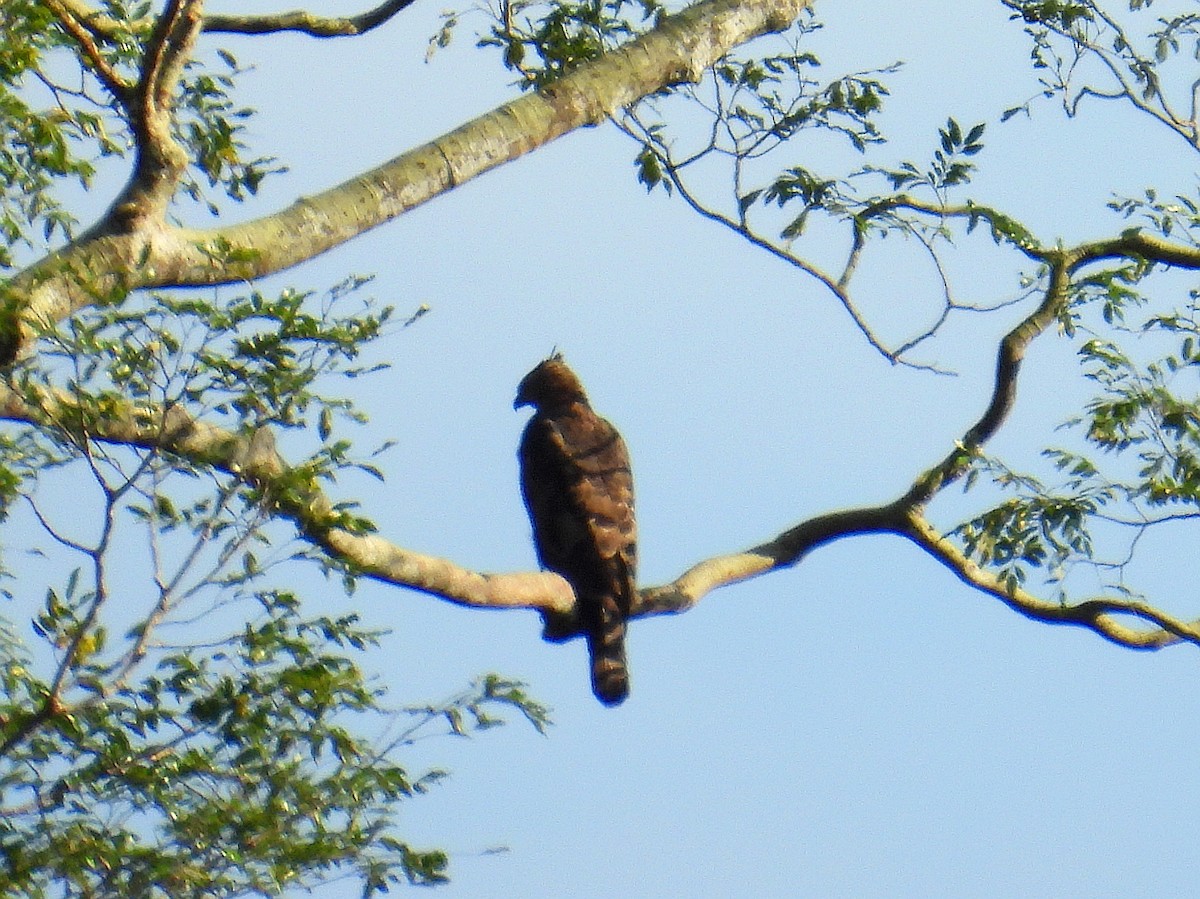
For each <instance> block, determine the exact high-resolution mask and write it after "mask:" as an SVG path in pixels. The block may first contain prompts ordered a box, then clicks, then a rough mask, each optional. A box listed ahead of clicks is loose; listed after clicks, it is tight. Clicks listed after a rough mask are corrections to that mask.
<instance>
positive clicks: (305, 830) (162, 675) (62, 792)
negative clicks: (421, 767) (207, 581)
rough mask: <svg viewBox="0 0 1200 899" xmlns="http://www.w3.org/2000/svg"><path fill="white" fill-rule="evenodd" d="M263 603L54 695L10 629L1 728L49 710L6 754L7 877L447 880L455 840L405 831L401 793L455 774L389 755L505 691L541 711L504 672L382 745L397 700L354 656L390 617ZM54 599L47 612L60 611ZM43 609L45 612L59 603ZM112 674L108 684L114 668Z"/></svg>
mask: <svg viewBox="0 0 1200 899" xmlns="http://www.w3.org/2000/svg"><path fill="white" fill-rule="evenodd" d="M256 602H257V604H258V606H259V609H260V614H259V616H258V617H257V619H256V620H253V621H250V622H247V624H246V625H245V627H244V629H243V630H242V631H241V632H240V633H237V634H234V635H230V636H229V637H227V638H225V639H223V640H221V641H219V642H218V643H217V644H216V647H215V649H211V650H202V649H199V648H196V649H186V650H180V651H174V652H171V651H168V652H165V653H163V654H162V655H161V657H160V658H159V659H158V661H157V662H156V664H155V665H154V668H153V671H152V672H150V673H148V674H147V675H145V676H144V677H142V678H141V679H140V680H139V681H138V682H137V683H134V684H128V685H125V684H115V685H114V684H112V683H111V682H109V681H108V679H107V677H106V672H105V671H104V670H103V666H101V665H96V664H92V663H88V664H86V665H85V666H84V667H87V668H90V669H92V671H93V677H94V678H95V683H96V686H93V687H92V688H91V690H92V693H93V696H92V698H91V699H90V700H89V701H86V702H81V703H77V704H75V705H73V706H72V707H70V708H66V707H55V708H53V709H51V710H49V711H39V710H41V709H44V708H45V706H44V703H45V698H46V696H47V694H48V692H49V690H50V689H51V688H50V686H49V684H47V683H46V682H45V681H44V680H42V679H39V678H37V677H36V676H35V675H34V674H33V672H32V667H31V665H30V664H29V663H28V661H27V660H26V659H23V658H22V657H21V656H20V654H19V652H18V650H17V649H16V648H15V647H14V646H13V645H12V644H11V642H10V643H7V644H5V645H3V646H0V684H2V685H3V693H2V694H0V736H11V735H12V733H14V731H16V730H17V729H19V728H21V727H23V726H26V724H27V722H28V719H29V717H30V716H31V715H41V716H42V718H43V721H42V724H41V726H40V727H39V728H38V729H37V730H35V731H33V732H32V733H31V734H30V736H29V737H28V739H27V740H25V742H24V743H22V744H20V745H19V747H9V749H8V751H7V752H6V753H4V754H0V795H2V796H3V797H4V805H3V809H4V814H3V815H0V891H3V892H4V893H5V894H11V893H14V892H19V893H20V894H21V895H27V896H31V897H40V896H49V895H59V894H61V890H63V889H67V890H68V891H69V892H71V893H82V894H88V895H125V896H135V895H136V896H171V897H186V896H235V895H241V894H245V893H247V892H253V893H261V894H270V895H274V894H277V893H278V892H280V891H281V890H283V889H285V888H286V887H288V886H291V885H300V886H303V885H312V884H314V883H316V882H319V881H322V880H326V879H329V878H330V877H332V876H335V875H345V874H347V873H350V874H353V875H354V876H356V877H357V878H358V879H359V880H360V881H361V882H362V884H363V892H364V895H371V894H374V893H376V892H385V891H387V890H388V888H389V886H391V885H394V884H396V883H397V882H407V883H416V884H430V883H438V882H441V881H443V880H445V878H446V868H447V857H446V855H445V854H444V853H442V852H440V851H425V850H418V849H415V848H413V847H411V846H409V845H408V844H407V843H405V842H403V841H402V840H399V839H398V838H396V836H395V835H394V824H395V819H396V814H397V803H399V802H401V801H404V800H407V799H411V798H413V797H415V796H419V795H421V794H423V793H425V792H426V791H428V790H429V789H430V788H431V787H432V786H433V785H434V784H436V783H437V782H438V781H439V780H440V779H441V778H442V777H443V776H444V773H443V772H441V771H437V770H433V771H428V772H425V773H423V774H419V775H415V776H414V775H411V774H409V773H408V772H407V771H406V770H405V769H404V768H403V767H402V766H400V765H399V764H397V763H396V762H395V761H393V760H391V754H392V753H391V750H394V749H395V748H397V747H399V746H404V745H408V744H409V743H411V741H412V740H413V739H416V738H417V736H418V731H423V730H426V729H428V727H429V726H430V724H431V723H432V722H436V721H437V720H447V719H453V720H454V721H456V722H457V726H456V732H458V733H467V732H469V731H470V730H474V729H477V728H476V727H470V726H468V725H465V724H463V721H464V712H465V713H466V715H468V716H473V717H474V718H475V719H476V720H477V721H480V722H481V723H480V724H479V725H478V726H485V724H486V726H494V725H495V724H497V723H499V722H500V721H501V719H500V718H499V717H498V716H497V715H496V714H495V712H493V711H492V707H499V706H507V707H509V708H512V707H519V708H522V710H525V707H526V706H527V707H528V710H529V714H531V715H543V716H544V710H542V709H541V708H540V707H538V706H537V705H536V704H534V703H531V702H528V701H527V700H526V699H525V698H524V697H523V695H520V689H521V688H520V685H519V684H514V683H511V682H507V681H503V680H502V679H500V678H496V677H494V676H493V677H490V678H488V679H487V680H486V681H485V682H483V683H482V684H481V685H478V686H477V687H476V688H473V689H472V690H469V691H466V692H465V693H463V694H462V695H461V696H459V697H456V698H455V699H454V700H452V701H450V702H449V703H447V704H445V705H439V706H437V707H427V710H428V713H427V711H426V710H422V711H421V712H419V713H416V721H417V723H416V725H414V726H408V727H406V728H405V730H404V731H403V734H402V736H401V737H400V738H399V739H396V738H393V739H391V740H390V741H389V743H387V744H385V746H390V747H391V749H390V750H388V751H384V748H383V747H381V744H380V743H379V742H378V741H376V740H373V739H371V738H369V737H366V736H363V734H364V733H371V732H372V731H373V730H374V731H378V730H379V728H378V727H372V724H371V722H372V721H374V722H376V723H382V724H387V723H388V722H390V721H397V720H401V718H408V719H410V720H411V719H412V718H413V715H414V713H411V712H409V713H401V718H397V716H396V714H395V713H391V712H388V711H387V710H386V709H385V708H384V707H382V706H381V705H380V702H381V700H382V698H383V694H382V690H381V689H380V688H378V687H372V686H369V685H368V683H367V681H366V679H365V676H364V674H363V672H362V671H361V669H360V668H359V666H358V663H357V662H356V661H355V658H354V656H355V655H359V654H361V652H362V651H363V650H364V649H367V648H369V647H371V646H374V645H375V644H376V642H377V639H378V636H379V635H378V634H376V633H374V632H371V631H368V630H364V629H363V628H362V627H361V625H360V624H359V623H358V621H357V618H356V617H355V616H346V617H341V618H337V619H332V618H327V617H322V618H316V619H305V618H303V617H302V616H301V614H300V602H299V600H298V599H297V598H296V597H295V596H294V595H292V594H290V593H284V592H261V593H259V594H257V597H256ZM53 614H56V613H52V612H50V611H47V613H46V616H51V617H52V616H53ZM44 617H45V616H44ZM104 683H108V686H107V687H106V688H101V687H100V686H99V685H100V684H104Z"/></svg>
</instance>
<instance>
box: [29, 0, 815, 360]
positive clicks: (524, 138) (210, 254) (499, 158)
mask: <svg viewBox="0 0 1200 899" xmlns="http://www.w3.org/2000/svg"><path fill="white" fill-rule="evenodd" d="M810 2H811V0H761V2H753V3H751V2H747V0H704V2H701V3H698V4H696V5H695V6H692V7H689V8H688V9H686V10H684V11H683V12H681V13H680V14H679V15H676V16H671V17H669V18H667V19H666V20H664V22H663V23H662V24H661V25H660V26H659V27H657V28H655V29H654V30H652V31H651V32H649V33H647V34H645V35H643V36H642V37H640V38H639V39H637V40H635V41H632V42H631V43H629V44H628V45H625V46H623V47H621V48H618V49H617V50H614V51H612V52H610V53H607V54H605V55H604V56H602V57H600V58H599V59H596V60H594V61H592V62H590V63H587V64H585V65H581V66H580V67H579V68H578V69H576V70H574V71H573V72H571V73H569V74H568V75H565V76H564V77H563V78H561V79H559V80H558V81H556V82H554V83H553V84H551V85H549V86H547V87H546V88H545V89H544V90H542V91H540V92H537V93H530V94H526V95H524V96H522V97H519V98H518V99H516V100H513V101H511V102H509V103H506V104H504V105H503V106H501V107H499V108H498V109H496V110H495V111H493V112H491V113H488V114H486V115H483V116H481V117H479V118H477V119H475V120H474V121H471V122H468V123H467V124H465V125H463V126H461V127H460V128H458V129H456V130H454V131H452V132H450V133H449V134H447V135H445V136H443V137H441V138H439V139H437V140H435V141H433V142H431V143H429V144H426V145H425V146H423V147H418V148H417V149H415V150H412V151H410V152H408V153H405V154H404V155H402V156H400V157H397V158H396V159H393V160H392V161H391V162H388V163H385V164H384V165H382V166H380V167H378V168H376V169H374V170H372V171H370V172H367V173H365V174H363V175H361V176H359V177H357V178H354V179H352V180H350V181H348V182H346V183H344V184H342V185H339V186H338V187H335V188H332V189H331V190H328V191H326V192H324V193H322V194H319V195H317V196H314V197H309V198H305V199H301V200H300V201H298V202H297V203H295V204H294V205H293V206H291V207H289V208H288V209H285V210H283V211H281V212H279V213H276V214H274V215H271V216H267V217H266V218H262V219H258V220H256V221H252V222H247V223H244V224H240V225H235V226H231V227H226V228H218V229H213V230H208V231H198V230H187V229H175V228H171V227H169V226H167V225H166V224H165V223H164V222H162V221H161V220H144V219H143V220H140V221H138V222H136V223H135V224H136V227H131V222H130V221H129V220H128V217H127V212H128V210H123V207H124V206H127V205H128V204H127V203H118V204H117V205H116V206H114V209H113V215H110V216H109V217H108V219H107V220H105V221H103V222H101V223H100V224H98V225H97V226H96V227H95V228H93V229H91V230H90V231H89V232H88V233H86V234H84V235H82V236H81V237H80V238H79V239H78V240H77V241H76V242H74V243H73V244H71V245H70V246H68V247H67V248H65V249H64V250H63V251H61V252H60V253H58V254H55V255H54V256H52V257H49V258H47V259H45V260H43V261H42V262H40V263H38V264H36V265H35V266H33V267H31V268H30V269H28V270H26V271H25V272H22V273H21V274H20V275H19V276H18V277H17V278H15V279H13V281H12V282H11V283H10V285H9V288H8V290H7V294H8V297H10V298H11V300H10V301H11V302H14V303H16V304H17V305H18V306H19V308H20V310H21V312H20V319H19V321H18V322H17V323H15V325H14V330H15V333H14V334H13V335H12V338H11V339H12V341H13V343H14V346H15V347H16V348H19V347H20V346H23V345H25V344H27V343H28V340H29V337H30V336H31V332H32V333H36V325H37V323H38V322H55V321H59V320H61V319H62V318H64V317H65V316H68V315H70V314H71V313H72V312H74V311H75V310H77V309H79V308H82V307H83V306H86V305H88V304H90V303H91V302H93V301H94V297H96V296H110V295H113V294H114V293H115V294H119V293H122V292H125V291H129V290H133V289H137V288H140V287H168V286H181V285H208V284H220V283H227V282H231V281H240V280H243V279H250V278H255V277H259V276H262V275H266V274H270V273H272V272H277V271H280V270H282V269H286V268H288V267H290V266H293V265H296V264H298V263H300V262H303V261H305V260H308V259H311V258H313V257H315V256H318V255H320V254H321V253H324V252H325V251H327V250H329V249H331V248H333V247H336V246H338V245H340V244H342V243H345V242H346V241H348V240H350V239H352V238H354V237H356V236H357V235H359V234H362V233H363V232H365V231H367V230H369V229H371V228H374V227H377V226H378V225H381V224H383V223H385V222H388V221H390V220H392V219H394V218H396V217H397V216H399V215H401V214H403V213H404V212H407V211H408V210H410V209H412V208H414V207H416V206H419V205H421V204H422V203H425V202H428V201H429V200H430V199H432V198H434V197H436V196H438V195H440V194H442V193H444V192H445V191H447V190H450V189H451V188H453V187H456V186H458V185H461V184H463V183H464V182H466V181H469V180H470V179H472V178H474V177H476V176H477V175H480V174H482V173H483V172H486V171H489V170H491V169H493V168H496V167H498V166H500V165H503V164H504V163H506V162H509V161H511V160H513V159H516V158H518V157H520V156H523V155H525V154H526V153H529V152H531V151H532V150H535V149H537V148H539V147H541V146H543V145H544V144H546V143H548V142H549V141H552V140H554V139H555V138H557V137H560V136H562V135H563V134H566V133H568V132H569V131H572V130H574V129H576V128H580V127H584V126H588V125H595V124H598V123H600V122H602V121H604V120H605V118H606V117H607V116H608V115H609V114H611V113H612V112H614V111H615V110H617V109H620V108H622V107H624V106H627V105H628V104H630V103H632V102H634V101H635V100H637V99H639V98H640V97H642V96H645V95H646V94H649V93H653V92H654V91H657V90H660V89H662V88H664V87H666V86H668V85H671V84H676V83H679V82H684V81H694V80H697V79H698V78H699V77H700V76H701V74H702V73H703V71H704V70H705V69H706V68H707V67H708V66H710V65H712V63H714V62H715V61H716V60H717V59H719V58H720V57H721V56H722V55H723V54H725V53H727V52H728V51H729V50H730V49H731V48H732V47H733V46H735V45H736V44H739V43H741V42H744V41H746V40H749V39H750V38H752V37H755V36H756V35H759V34H762V33H764V32H767V31H771V30H778V29H782V28H785V27H787V25H788V24H789V23H790V22H791V21H792V20H793V19H794V18H795V16H797V15H798V14H799V13H800V11H801V10H802V9H803V8H804V7H806V6H807V5H808V4H809V3H810ZM31 324H32V325H33V327H32V328H31V327H30V325H31Z"/></svg>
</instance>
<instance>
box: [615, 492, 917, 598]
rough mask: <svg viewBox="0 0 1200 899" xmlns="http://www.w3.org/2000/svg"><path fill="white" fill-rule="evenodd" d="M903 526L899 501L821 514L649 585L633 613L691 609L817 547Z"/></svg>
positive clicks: (789, 563) (798, 559)
mask: <svg viewBox="0 0 1200 899" xmlns="http://www.w3.org/2000/svg"><path fill="white" fill-rule="evenodd" d="M903 529H904V510H903V509H902V508H901V507H900V506H898V505H896V504H891V505H886V506H873V507H868V508H864V509H848V510H845V511H842V512H831V513H829V514H827V515H819V516H817V517H816V518H812V519H809V520H808V521H805V522H802V523H800V524H798V525H796V526H795V527H794V528H791V529H790V530H787V531H784V532H783V533H782V534H780V535H779V536H778V537H775V538H773V539H771V540H768V541H767V542H766V543H761V544H759V545H758V546H755V547H753V548H751V549H748V550H746V551H744V552H740V553H733V554H732V555H727V556H717V557H715V558H712V559H707V560H705V561H703V562H700V563H699V564H697V565H694V566H692V567H691V568H689V569H688V570H687V571H685V572H684V573H683V574H682V575H680V576H679V577H678V578H676V579H675V580H674V581H673V582H671V583H670V584H665V585H663V586H661V587H649V588H645V589H643V590H642V591H641V595H640V597H639V599H638V602H637V603H636V604H635V606H634V609H633V614H634V615H635V616H637V615H662V614H667V613H676V612H686V611H687V610H688V609H690V608H692V606H694V605H696V603H698V602H699V601H700V600H701V599H703V598H704V596H705V595H706V594H708V593H710V592H712V591H713V590H715V589H717V588H718V587H726V586H729V585H730V584H736V583H738V582H740V581H745V580H749V579H750V578H753V577H758V576H759V575H763V574H767V573H768V572H771V571H775V570H777V569H780V568H787V567H790V566H792V565H795V564H797V563H798V562H800V560H801V559H803V558H804V557H805V556H806V555H808V554H809V553H810V552H811V551H812V550H814V549H816V548H817V547H820V546H824V545H825V544H827V543H832V542H833V541H834V540H839V539H841V538H843V537H851V536H855V535H860V534H886V533H902V532H903Z"/></svg>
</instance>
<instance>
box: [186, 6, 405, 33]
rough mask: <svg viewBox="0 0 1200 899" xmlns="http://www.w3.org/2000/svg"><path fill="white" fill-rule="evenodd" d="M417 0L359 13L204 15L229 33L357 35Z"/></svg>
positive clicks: (208, 23) (212, 27)
mask: <svg viewBox="0 0 1200 899" xmlns="http://www.w3.org/2000/svg"><path fill="white" fill-rule="evenodd" d="M414 2H415V0H387V2H385V3H381V4H379V5H378V6H376V7H375V8H374V9H369V10H367V11H366V12H363V13H359V14H358V15H356V16H318V15H314V14H313V13H310V12H307V11H305V10H298V9H297V10H292V11H291V12H284V13H276V14H274V15H261V16H251V15H219V14H215V13H214V14H210V15H207V16H205V17H204V30H205V31H206V32H209V33H217V32H222V33H226V34H275V33H278V32H281V31H298V32H300V33H301V34H307V35H310V36H311V37H353V36H356V35H360V34H366V33H367V32H368V31H370V30H372V29H373V28H378V27H379V26H380V25H383V24H384V23H385V22H387V21H388V20H389V19H391V18H392V17H393V16H395V15H396V14H397V13H399V12H401V11H403V10H405V9H407V8H408V7H410V6H412V4H413V3H414Z"/></svg>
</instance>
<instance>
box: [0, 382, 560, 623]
mask: <svg viewBox="0 0 1200 899" xmlns="http://www.w3.org/2000/svg"><path fill="white" fill-rule="evenodd" d="M0 417H2V418H5V419H8V420H11V421H21V422H27V423H30V424H34V425H37V426H39V427H53V428H60V429H62V430H64V431H67V432H68V433H73V434H86V435H87V436H88V437H89V438H91V439H94V440H99V441H103V442H107V443H115V444H122V445H126V446H136V447H142V448H147V449H154V450H157V451H160V452H166V453H170V454H173V455H177V456H180V457H182V458H184V459H186V460H188V461H189V462H192V463H195V464H201V465H207V466H211V467H212V468H215V469H217V470H219V471H224V472H226V473H228V474H231V475H233V476H234V477H236V478H238V479H239V480H241V481H242V482H243V483H246V484H249V485H252V486H254V487H256V488H258V489H259V490H261V491H262V493H263V495H264V497H265V502H267V503H268V504H270V505H271V506H272V507H273V511H274V512H275V513H276V514H278V515H280V516H282V517H284V518H287V519H289V520H291V521H292V522H293V523H294V524H295V525H296V527H297V528H298V529H299V530H300V532H301V534H302V535H303V536H304V537H305V539H307V540H309V541H311V542H312V543H314V544H315V545H317V546H319V547H321V548H322V549H324V550H326V551H327V552H328V553H329V554H330V555H331V556H332V557H333V558H336V559H339V560H341V561H343V562H345V563H346V564H347V565H349V566H350V567H351V568H352V569H354V570H355V571H357V572H358V573H360V574H362V575H363V576H366V577H370V578H372V579H375V580H379V581H383V582H386V583H391V584H397V585H401V586H406V587H412V588H414V589H417V590H422V591H425V592H428V593H433V594H436V595H438V596H440V597H443V598H445V599H448V600H450V601H451V602H454V603H457V604H459V605H464V606H473V607H480V608H507V609H514V608H526V609H534V610H537V611H539V612H542V613H543V614H545V615H553V616H561V617H571V615H572V612H573V609H574V603H575V597H574V594H573V593H572V591H571V588H570V586H569V585H568V584H567V582H566V581H564V580H563V579H562V578H561V577H559V576H558V575H555V574H550V573H543V572H528V573H514V574H481V573H479V572H474V571H470V570H468V569H465V568H462V567H461V566H458V565H456V564H454V563H453V562H450V561H448V560H446V559H440V558H436V557H434V556H427V555H423V554H421V553H415V552H411V551H409V550H406V549H403V548H401V547H398V546H395V545H393V544H390V543H388V542H387V541H385V540H383V539H382V538H380V537H375V536H371V535H368V534H359V533H353V532H351V531H349V530H346V529H344V528H341V527H339V526H337V524H336V522H337V516H336V515H335V514H334V512H333V509H332V506H331V504H330V502H329V500H328V499H327V498H326V497H325V496H324V494H323V493H322V492H321V491H320V490H319V489H318V488H317V487H316V486H315V485H311V484H310V485H306V486H305V487H304V488H302V489H297V488H296V487H295V486H294V482H295V477H294V472H293V471H292V470H291V469H290V468H289V467H288V466H287V464H286V463H285V462H284V460H283V459H282V457H281V456H280V455H279V453H278V452H277V451H276V449H275V442H274V438H273V437H272V435H271V433H270V432H269V431H267V430H265V429H263V430H260V431H258V432H256V433H255V434H253V435H252V436H243V435H239V434H236V433H234V432H232V431H228V430H226V429H224V428H219V427H216V426H214V425H211V424H206V423H205V422H202V421H197V420H195V419H193V418H192V417H191V416H189V415H188V414H187V413H185V412H184V411H183V410H182V409H181V408H179V407H172V408H169V409H166V410H163V409H159V408H153V407H148V406H138V405H134V404H131V403H125V402H124V401H121V400H117V399H115V398H106V399H105V400H104V401H103V402H102V403H101V404H100V405H99V408H89V409H86V410H85V409H82V408H81V407H80V405H79V404H78V403H77V402H76V401H75V400H74V399H73V398H72V397H70V396H69V395H68V394H65V393H51V392H49V391H42V392H40V393H39V394H38V395H37V396H36V397H35V401H33V402H30V401H28V400H27V399H26V398H25V397H23V396H22V395H21V394H19V393H17V392H16V391H14V390H12V389H11V388H9V387H0Z"/></svg>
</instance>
